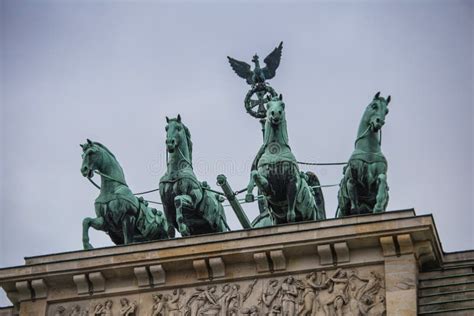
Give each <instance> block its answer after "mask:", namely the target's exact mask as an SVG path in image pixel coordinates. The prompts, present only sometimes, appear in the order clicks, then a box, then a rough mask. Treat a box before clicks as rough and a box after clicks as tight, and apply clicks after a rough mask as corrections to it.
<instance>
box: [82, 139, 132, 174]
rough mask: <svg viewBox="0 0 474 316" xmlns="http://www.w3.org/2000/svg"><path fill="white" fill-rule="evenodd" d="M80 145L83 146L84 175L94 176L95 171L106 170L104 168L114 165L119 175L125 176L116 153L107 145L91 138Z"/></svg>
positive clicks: (114, 169)
mask: <svg viewBox="0 0 474 316" xmlns="http://www.w3.org/2000/svg"><path fill="white" fill-rule="evenodd" d="M80 146H81V148H82V165H81V173H82V175H83V176H84V177H87V178H92V177H93V176H94V171H96V170H97V171H99V172H104V171H105V170H104V169H109V168H110V167H113V171H114V172H118V176H120V177H123V171H122V168H121V167H120V165H119V164H118V162H117V159H116V158H115V156H114V154H113V153H112V152H111V151H110V150H109V149H108V148H107V147H105V146H104V145H102V144H101V143H99V142H93V141H91V140H90V139H87V142H86V143H85V144H81V145H80Z"/></svg>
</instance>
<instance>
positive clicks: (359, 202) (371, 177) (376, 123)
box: [336, 92, 390, 217]
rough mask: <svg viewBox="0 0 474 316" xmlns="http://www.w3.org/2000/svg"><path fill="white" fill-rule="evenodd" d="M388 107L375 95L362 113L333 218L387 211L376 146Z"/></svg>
mask: <svg viewBox="0 0 474 316" xmlns="http://www.w3.org/2000/svg"><path fill="white" fill-rule="evenodd" d="M389 103H390V96H388V97H387V98H386V99H385V98H383V97H381V96H380V92H377V94H376V95H375V96H374V99H373V100H372V102H370V104H369V105H368V106H367V108H366V109H365V112H364V115H363V116H362V119H361V121H360V125H359V130H358V132H357V138H356V140H355V145H354V147H355V149H354V152H353V153H352V155H351V157H350V158H349V162H348V164H347V165H346V166H345V167H344V177H343V179H342V181H341V183H340V185H339V193H338V200H339V206H338V209H337V213H336V217H343V216H348V215H357V214H367V213H380V212H384V211H385V208H386V207H387V203H388V185H387V159H385V156H384V155H383V154H382V150H381V148H380V145H381V131H382V127H383V125H384V124H385V116H386V115H387V114H388V104H389Z"/></svg>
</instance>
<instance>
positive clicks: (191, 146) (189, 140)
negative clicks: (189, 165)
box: [181, 123, 193, 162]
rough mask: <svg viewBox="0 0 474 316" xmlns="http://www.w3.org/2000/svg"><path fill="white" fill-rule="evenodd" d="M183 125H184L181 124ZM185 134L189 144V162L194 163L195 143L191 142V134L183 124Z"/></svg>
mask: <svg viewBox="0 0 474 316" xmlns="http://www.w3.org/2000/svg"><path fill="white" fill-rule="evenodd" d="M181 124H183V123H181ZM183 127H184V132H185V134H186V143H187V144H188V151H189V160H190V161H191V162H192V161H193V142H192V141H191V132H190V131H189V128H188V127H187V126H186V125H184V124H183Z"/></svg>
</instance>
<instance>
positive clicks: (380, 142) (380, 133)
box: [354, 124, 382, 146]
mask: <svg viewBox="0 0 474 316" xmlns="http://www.w3.org/2000/svg"><path fill="white" fill-rule="evenodd" d="M371 127H372V125H371V124H369V126H368V127H367V129H366V130H365V131H364V132H363V133H362V135H360V136H359V137H357V138H356V140H355V142H354V146H355V145H357V142H358V141H359V140H361V139H362V138H364V137H365V136H367V134H368V133H369V131H370V128H371ZM379 135H380V137H379V145H382V129H380V130H379Z"/></svg>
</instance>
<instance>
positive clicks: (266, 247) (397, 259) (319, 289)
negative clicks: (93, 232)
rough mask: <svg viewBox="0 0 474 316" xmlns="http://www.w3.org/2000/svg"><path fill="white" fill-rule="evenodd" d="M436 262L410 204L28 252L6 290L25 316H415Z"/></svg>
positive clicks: (1, 278) (432, 233) (431, 233)
mask: <svg viewBox="0 0 474 316" xmlns="http://www.w3.org/2000/svg"><path fill="white" fill-rule="evenodd" d="M441 262H442V249H441V246H440V242H439V239H438V236H437V233H436V229H435V225H434V222H433V219H432V217H431V216H430V215H425V216H415V214H414V211H412V210H411V211H410V210H409V211H395V212H387V213H381V214H373V215H364V216H357V217H347V218H341V219H332V220H325V221H321V222H305V223H297V224H290V225H283V226H274V227H267V228H260V229H251V230H243V231H233V232H228V233H221V234H213V235H204V236H194V237H188V238H179V239H174V240H164V241H158V242H150V243H142V244H134V245H129V246H120V247H108V248H102V249H94V250H89V251H75V252H69V253H60V254H53V255H47V256H39V257H30V258H27V259H26V264H25V266H20V267H12V268H6V269H1V270H0V285H1V286H2V287H3V288H4V289H5V291H6V292H7V294H8V296H9V298H10V299H11V300H12V301H13V302H14V303H15V305H16V306H17V308H18V309H19V311H20V315H48V316H49V315H81V316H82V315H85V312H86V311H88V315H153V312H154V311H156V310H161V311H162V314H161V315H173V316H181V315H183V316H184V315H190V316H197V315H241V314H243V315H247V314H248V315H275V316H276V315H285V316H286V315H287V316H293V315H302V313H303V311H304V313H303V314H304V315H308V316H309V315H325V314H328V313H329V314H328V315H332V314H333V313H335V314H336V315H338V314H340V315H346V314H347V315H379V314H380V315H382V314H383V311H385V310H386V312H387V314H388V315H414V314H416V311H417V300H416V298H417V295H416V291H417V281H418V279H417V273H418V270H419V268H420V267H421V266H422V265H439V264H441ZM308 280H311V281H308ZM308 284H313V286H310V285H308ZM272 291H273V292H274V293H273V294H271V293H270V292H272ZM275 293H276V294H275ZM338 293H339V294H338ZM272 295H274V297H273V298H272V300H271V302H270V303H269V304H267V303H268V302H269V298H271V297H272ZM231 300H234V301H232V302H231V303H229V301H231ZM108 301H110V302H108ZM106 303H107V304H106ZM153 308H155V309H153ZM63 309H64V311H62V312H61V310H63ZM308 309H311V311H308ZM121 311H122V313H121ZM127 313H128V314H127ZM156 315H159V313H158V314H156Z"/></svg>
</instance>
